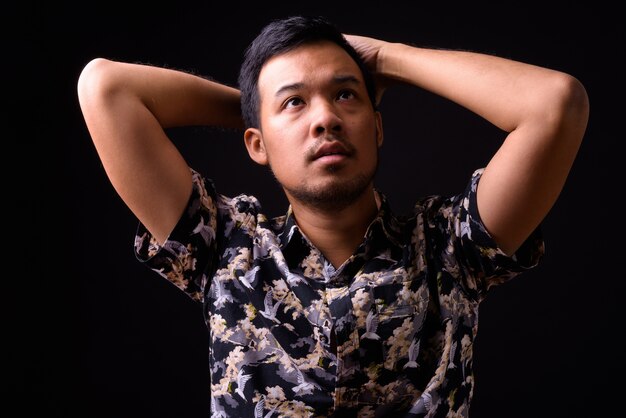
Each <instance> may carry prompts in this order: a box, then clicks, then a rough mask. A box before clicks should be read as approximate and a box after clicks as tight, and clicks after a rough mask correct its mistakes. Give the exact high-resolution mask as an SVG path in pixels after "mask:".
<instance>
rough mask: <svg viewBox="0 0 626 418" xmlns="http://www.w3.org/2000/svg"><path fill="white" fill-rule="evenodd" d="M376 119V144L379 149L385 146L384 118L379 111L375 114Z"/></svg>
mask: <svg viewBox="0 0 626 418" xmlns="http://www.w3.org/2000/svg"><path fill="white" fill-rule="evenodd" d="M374 115H375V117H376V143H377V144H378V148H380V147H381V146H382V145H383V116H382V115H381V113H380V112H379V111H376V112H374Z"/></svg>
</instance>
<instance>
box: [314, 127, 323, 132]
mask: <svg viewBox="0 0 626 418" xmlns="http://www.w3.org/2000/svg"><path fill="white" fill-rule="evenodd" d="M315 132H317V133H318V134H321V133H322V132H324V127H323V126H318V127H317V128H315Z"/></svg>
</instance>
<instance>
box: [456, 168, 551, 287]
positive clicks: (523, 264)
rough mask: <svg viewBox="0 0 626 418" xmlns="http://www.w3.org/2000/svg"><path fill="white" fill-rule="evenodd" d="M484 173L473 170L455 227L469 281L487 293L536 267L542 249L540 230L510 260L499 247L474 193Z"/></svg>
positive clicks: (541, 256)
mask: <svg viewBox="0 0 626 418" xmlns="http://www.w3.org/2000/svg"><path fill="white" fill-rule="evenodd" d="M483 172H484V169H483V168H481V169H479V170H476V171H475V172H474V173H473V175H472V178H471V180H470V182H469V184H468V185H467V188H466V190H465V195H464V197H463V198H462V200H461V202H460V208H459V219H458V226H459V230H460V240H461V246H462V249H463V250H462V254H463V255H464V259H465V263H466V265H465V267H466V269H467V271H468V272H469V273H470V277H472V278H474V279H475V280H477V281H478V283H476V285H477V287H478V288H479V289H483V290H484V291H486V290H488V289H489V288H490V287H491V286H493V285H495V284H499V283H502V282H504V281H507V280H509V279H511V278H513V277H515V276H517V275H518V274H520V273H522V272H524V271H527V270H530V269H532V268H534V267H536V266H537V265H538V264H539V262H540V261H541V259H542V258H543V255H544V252H545V247H544V240H543V234H542V232H541V227H540V226H539V227H537V228H536V229H535V230H534V231H533V232H532V233H531V234H530V236H529V237H528V238H527V239H526V240H525V241H524V243H523V244H522V245H521V246H520V248H519V249H518V250H517V251H516V252H515V254H512V255H511V256H509V255H507V254H506V253H504V251H502V249H501V248H500V247H498V244H497V243H496V242H495V240H494V239H493V237H492V236H491V235H490V234H489V232H488V231H487V229H486V228H485V225H484V224H483V221H482V219H481V218H480V215H479V213H478V204H477V199H476V191H477V189H478V182H479V181H480V178H481V176H482V174H483ZM483 296H484V295H483Z"/></svg>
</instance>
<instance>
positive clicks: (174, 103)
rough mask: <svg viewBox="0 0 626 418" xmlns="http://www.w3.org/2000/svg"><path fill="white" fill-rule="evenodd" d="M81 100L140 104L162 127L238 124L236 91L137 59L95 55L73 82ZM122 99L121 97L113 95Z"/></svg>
mask: <svg viewBox="0 0 626 418" xmlns="http://www.w3.org/2000/svg"><path fill="white" fill-rule="evenodd" d="M79 98H80V99H81V100H102V101H108V102H109V103H113V102H114V101H115V103H117V104H119V105H120V106H123V105H125V104H127V105H129V106H133V102H135V103H136V104H137V105H140V106H145V108H146V109H147V110H148V111H149V112H150V113H151V114H152V115H153V116H154V117H155V119H156V120H157V121H158V123H159V124H160V125H161V126H162V127H163V128H170V127H179V126H192V125H205V126H221V127H227V128H242V127H243V122H242V120H241V111H240V104H239V90H237V89H235V88H232V87H228V86H226V85H223V84H219V83H216V82H213V81H210V80H207V79H205V78H202V77H199V76H196V75H193V74H189V73H185V72H182V71H176V70H170V69H165V68H159V67H154V66H148V65H141V64H131V63H122V62H114V61H110V60H105V59H96V60H94V61H92V62H90V63H89V64H88V65H87V66H86V69H85V71H83V74H81V83H79ZM117 99H122V100H117Z"/></svg>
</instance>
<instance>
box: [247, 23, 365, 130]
mask: <svg viewBox="0 0 626 418" xmlns="http://www.w3.org/2000/svg"><path fill="white" fill-rule="evenodd" d="M322 40H326V41H330V42H333V43H335V44H337V45H338V46H340V47H341V48H342V49H344V50H345V51H346V52H347V53H348V55H350V57H352V59H353V60H354V61H355V62H356V64H357V65H358V66H359V69H360V70H361V72H362V73H363V79H364V80H365V86H366V88H367V93H368V95H369V97H370V100H371V101H372V105H373V106H374V107H376V103H375V100H376V91H375V86H374V80H373V78H372V75H371V73H370V71H369V70H368V68H367V67H366V66H365V63H364V62H363V60H362V59H361V57H360V56H359V54H358V53H357V52H356V51H355V50H354V48H353V47H352V45H350V44H349V43H348V41H346V39H345V38H344V37H343V35H342V33H341V32H340V31H339V30H338V29H337V28H336V27H335V26H334V25H333V24H332V23H330V22H329V21H327V20H326V19H324V18H322V17H305V16H293V17H289V18H285V19H282V20H275V21H273V22H271V23H269V24H268V25H267V26H265V28H263V30H262V31H261V33H259V35H258V36H257V37H256V38H255V39H254V40H253V41H252V43H251V44H250V46H248V48H247V49H246V52H245V54H244V61H243V64H242V65H241V70H240V72H239V80H238V82H239V89H240V91H241V113H242V115H243V119H244V123H245V125H246V128H251V127H255V128H260V124H259V122H260V121H259V112H260V98H259V90H258V81H259V74H260V73H261V68H263V65H265V63H266V62H267V61H268V60H269V59H270V58H272V57H274V56H277V55H281V54H284V53H286V52H289V51H290V50H292V49H294V48H297V47H298V46H300V45H303V44H306V43H312V42H315V41H322Z"/></svg>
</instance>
